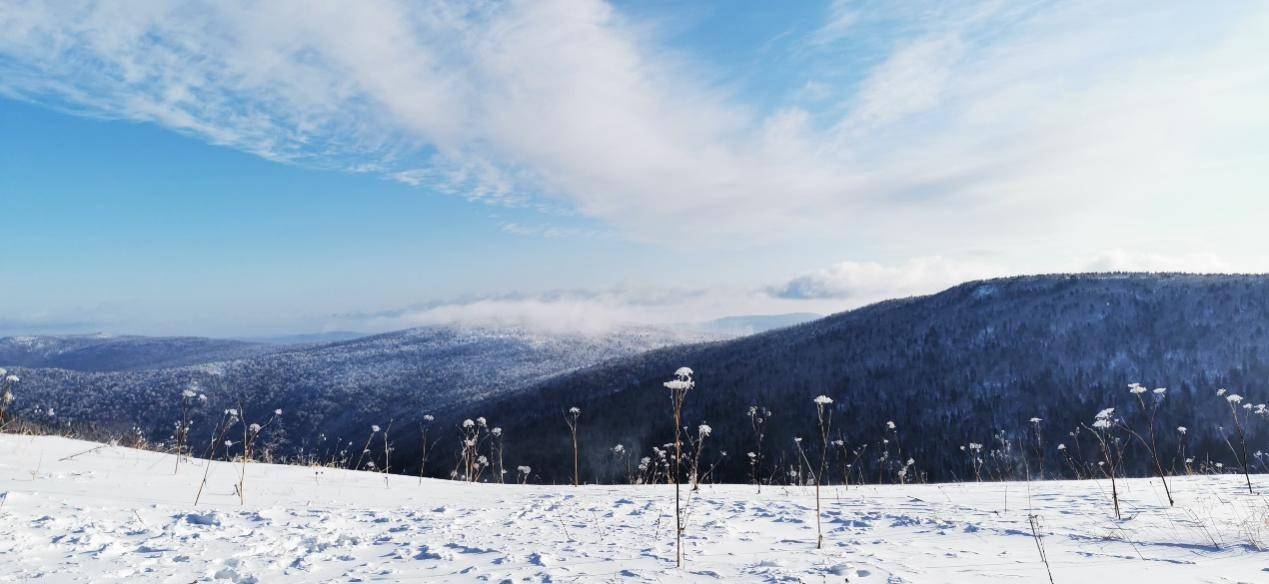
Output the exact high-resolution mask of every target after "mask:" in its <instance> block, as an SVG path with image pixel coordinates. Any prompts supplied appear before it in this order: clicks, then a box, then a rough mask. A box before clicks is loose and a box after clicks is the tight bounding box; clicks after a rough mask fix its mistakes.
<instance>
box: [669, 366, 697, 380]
mask: <svg viewBox="0 0 1269 584" xmlns="http://www.w3.org/2000/svg"><path fill="white" fill-rule="evenodd" d="M694 373H695V372H694V371H692V368H691V367H679V368H678V369H675V370H674V376H675V377H677V378H679V379H691V377H692V375H693V374H694Z"/></svg>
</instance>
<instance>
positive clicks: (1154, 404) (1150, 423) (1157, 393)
mask: <svg viewBox="0 0 1269 584" xmlns="http://www.w3.org/2000/svg"><path fill="white" fill-rule="evenodd" d="M1128 391H1129V393H1131V394H1132V395H1133V396H1134V397H1136V398H1137V403H1138V404H1139V405H1140V406H1141V411H1142V413H1143V414H1145V416H1146V421H1145V426H1146V434H1145V435H1142V434H1141V433H1140V432H1138V431H1137V430H1135V429H1133V428H1132V426H1129V425H1128V424H1125V423H1123V421H1122V420H1121V421H1120V424H1122V425H1123V427H1124V430H1125V431H1127V432H1128V435H1129V436H1132V437H1133V438H1136V439H1137V441H1138V442H1140V443H1141V445H1142V446H1144V447H1145V449H1146V452H1148V453H1149V454H1150V459H1151V460H1152V461H1154V469H1155V474H1157V475H1158V476H1159V480H1160V481H1163V492H1164V494H1165V495H1167V497H1168V506H1169V507H1170V506H1172V505H1173V504H1174V501H1173V500H1172V490H1171V489H1170V488H1169V487H1168V477H1167V473H1165V472H1163V462H1162V461H1161V460H1159V442H1158V440H1157V439H1156V438H1155V429H1154V428H1155V418H1156V417H1157V416H1158V414H1159V404H1162V403H1163V396H1164V395H1165V394H1166V393H1167V391H1168V390H1167V388H1163V387H1159V388H1156V389H1155V390H1154V391H1153V392H1152V393H1153V396H1154V397H1153V398H1151V400H1150V404H1149V405H1147V404H1146V397H1145V394H1146V388H1145V387H1144V386H1143V385H1141V384H1140V383H1133V384H1130V385H1129V386H1128ZM1147 437H1149V440H1147V439H1146V438H1147Z"/></svg>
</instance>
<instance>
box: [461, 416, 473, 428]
mask: <svg viewBox="0 0 1269 584" xmlns="http://www.w3.org/2000/svg"><path fill="white" fill-rule="evenodd" d="M463 427H464V428H475V427H476V422H475V421H473V420H472V419H471V418H467V419H466V420H463Z"/></svg>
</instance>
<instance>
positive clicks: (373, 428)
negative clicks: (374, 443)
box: [370, 424, 379, 434]
mask: <svg viewBox="0 0 1269 584" xmlns="http://www.w3.org/2000/svg"><path fill="white" fill-rule="evenodd" d="M370 432H371V433H372V434H377V433H378V432H379V424H371V425H370Z"/></svg>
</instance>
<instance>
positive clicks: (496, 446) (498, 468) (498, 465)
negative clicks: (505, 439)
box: [489, 426, 507, 483]
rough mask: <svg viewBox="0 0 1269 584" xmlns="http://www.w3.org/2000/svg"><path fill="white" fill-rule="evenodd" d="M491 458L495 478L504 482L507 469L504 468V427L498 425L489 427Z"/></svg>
mask: <svg viewBox="0 0 1269 584" xmlns="http://www.w3.org/2000/svg"><path fill="white" fill-rule="evenodd" d="M489 460H490V465H491V466H492V471H493V477H494V480H496V481H498V482H500V483H501V482H503V478H504V476H503V475H506V474H507V471H505V470H503V468H502V428H499V427H497V426H495V427H493V428H490V429H489Z"/></svg>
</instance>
